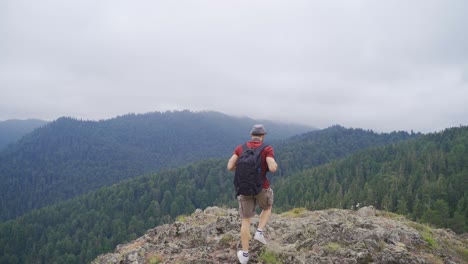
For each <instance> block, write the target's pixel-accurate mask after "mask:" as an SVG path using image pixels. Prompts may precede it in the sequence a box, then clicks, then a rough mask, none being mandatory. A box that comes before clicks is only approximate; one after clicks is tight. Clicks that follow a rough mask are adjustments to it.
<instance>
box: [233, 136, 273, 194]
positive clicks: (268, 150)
mask: <svg viewBox="0 0 468 264" xmlns="http://www.w3.org/2000/svg"><path fill="white" fill-rule="evenodd" d="M262 143H263V142H262V141H258V140H252V141H249V142H247V147H249V148H258V147H260V146H261V145H262ZM242 145H243V144H241V145H239V146H237V147H236V149H235V150H234V154H235V155H237V156H238V157H240V155H241V154H242ZM261 155H262V176H263V186H262V188H263V189H268V188H270V182H269V181H268V179H267V176H266V173H267V172H268V164H267V163H266V158H267V157H272V158H275V152H274V150H273V147H271V146H268V147H266V148H265V149H263V151H262V153H261Z"/></svg>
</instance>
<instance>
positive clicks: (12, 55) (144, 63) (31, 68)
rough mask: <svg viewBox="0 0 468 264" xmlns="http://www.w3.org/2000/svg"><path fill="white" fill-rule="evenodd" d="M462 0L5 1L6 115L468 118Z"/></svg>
mask: <svg viewBox="0 0 468 264" xmlns="http://www.w3.org/2000/svg"><path fill="white" fill-rule="evenodd" d="M467 13H468V2H466V1H464V0H448V1H441V0H430V1H423V0H416V1H411V2H408V1H402V0H397V1H356V0H351V1H305V0H299V1H293V2H290V1H278V0H273V1H266V0H260V1H255V2H252V1H245V0H241V1H235V2H231V1H209V0H206V1H195V2H193V1H176V2H173V1H146V0H144V1H138V2H126V1H99V2H96V1H90V0H81V1H77V0H71V1H59V0H50V1H45V2H44V1H40V2H38V1H25V0H5V1H2V2H1V3H0V32H2V41H1V43H0V58H1V60H0V120H7V119H13V118H18V119H26V118H39V119H44V120H49V121H52V120H55V119H57V118H58V117H61V116H71V117H76V118H83V119H92V120H99V119H107V118H112V117H115V116H117V115H124V114H127V113H145V112H152V111H166V110H183V109H190V110H193V111H198V110H214V111H220V112H223V113H226V114H229V115H236V116H249V117H251V118H254V119H270V120H278V121H288V122H296V123H301V124H306V125H312V126H316V127H318V128H326V127H328V126H331V125H334V124H341V125H344V126H346V127H354V128H365V129H375V130H377V131H382V132H391V131H394V130H405V131H410V130H414V131H420V132H433V131H438V130H441V129H444V128H447V127H451V126H459V125H460V124H463V125H466V124H467V123H468V82H467V81H468V52H467V49H466V47H467V46H468V38H466V37H465V35H466V26H465V25H467V24H468V21H467V17H466V14H467Z"/></svg>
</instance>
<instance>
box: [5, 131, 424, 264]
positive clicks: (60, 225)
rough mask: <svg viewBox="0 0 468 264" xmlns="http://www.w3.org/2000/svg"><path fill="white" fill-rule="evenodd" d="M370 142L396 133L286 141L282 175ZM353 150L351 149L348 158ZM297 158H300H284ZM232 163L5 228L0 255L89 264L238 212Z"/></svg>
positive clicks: (100, 195) (53, 209)
mask: <svg viewBox="0 0 468 264" xmlns="http://www.w3.org/2000/svg"><path fill="white" fill-rule="evenodd" d="M366 135H367V136H369V137H370V138H374V139H373V140H369V141H370V142H374V144H378V145H381V144H384V142H389V140H390V139H389V138H393V140H396V137H395V135H394V134H393V133H390V134H376V133H373V132H371V131H364V130H359V129H345V128H343V127H338V126H335V127H331V128H328V129H325V130H324V131H316V132H313V133H307V135H305V136H304V137H302V136H301V137H300V138H302V139H303V140H304V142H303V143H302V141H301V140H298V139H297V138H295V139H294V140H293V141H292V142H291V144H288V141H284V142H283V143H281V144H279V145H275V144H274V146H275V151H276V152H277V153H278V155H279V153H285V154H284V155H283V154H282V155H281V158H278V163H279V165H280V167H281V166H282V164H284V163H285V162H289V164H293V161H294V162H295V163H298V164H299V163H309V162H311V160H315V157H318V156H320V157H324V158H322V159H320V162H322V164H323V163H326V162H330V161H331V160H328V159H329V158H334V157H338V156H347V155H351V154H352V153H353V152H356V151H357V150H359V148H356V147H355V146H358V145H360V143H358V142H361V141H362V140H363V138H365V137H366ZM375 137H376V138H380V140H375ZM408 137H410V140H417V139H416V138H412V137H411V136H410V135H408V134H405V133H403V134H402V135H401V138H400V140H403V139H405V138H408ZM415 137H416V136H415ZM330 139H333V141H334V142H337V143H340V144H336V143H335V144H331V145H330V147H329V148H327V147H326V144H328V143H326V142H328V141H330ZM306 141H307V142H308V143H306ZM354 141H356V142H354ZM390 141H391V140H390ZM397 141H398V140H397ZM314 142H315V143H314ZM342 142H343V144H341V143H342ZM344 142H346V144H344ZM353 142H354V143H353ZM307 144H310V145H312V146H314V149H310V150H309V151H308V150H307V149H300V146H301V145H307ZM365 146H366V147H367V146H368V145H365ZM347 147H350V149H349V150H348V151H346V149H345V148H347ZM232 149H233V146H231V151H232ZM294 150H296V151H301V152H300V153H302V154H301V155H297V156H294V155H292V154H286V153H288V152H289V151H294ZM320 152H323V154H321V153H320ZM333 153H334V154H333ZM332 154H333V155H332ZM338 154H339V155H338ZM291 157H294V159H291ZM227 158H228V157H226V158H223V159H209V160H204V161H200V162H195V163H192V164H189V165H186V166H184V167H179V168H177V169H170V170H164V171H161V172H158V173H153V174H148V175H143V176H141V177H137V178H133V179H128V180H126V181H123V182H120V183H118V184H115V185H113V186H108V187H104V188H100V189H99V190H97V191H94V192H90V193H88V194H86V195H82V196H79V197H76V198H74V199H72V200H68V201H65V202H62V203H57V204H54V205H52V206H49V207H46V208H42V209H40V210H34V211H31V212H29V213H27V214H25V215H23V216H21V217H18V218H17V219H16V220H14V221H7V222H4V223H2V224H0V247H1V246H2V245H3V246H4V248H0V251H3V252H8V253H5V254H4V260H3V261H4V262H7V263H25V262H27V263H34V260H37V259H40V260H43V261H42V262H44V263H54V262H56V263H86V262H88V261H91V260H92V259H94V258H95V257H96V256H97V255H99V254H102V253H105V252H109V251H111V250H113V249H114V247H115V246H116V245H117V244H120V243H123V242H124V241H129V240H131V239H136V238H137V237H138V236H139V235H142V234H143V233H144V232H145V231H146V230H148V229H149V228H153V227H154V226H157V225H160V224H164V223H170V222H171V221H173V219H175V218H176V217H177V216H178V215H183V214H189V213H192V212H193V211H194V210H195V209H196V208H206V207H208V206H212V205H225V206H227V207H236V206H237V201H236V199H235V197H234V193H233V189H232V178H233V175H232V172H228V171H227V170H226V162H227ZM314 162H316V161H314ZM317 165H320V164H319V163H317ZM298 167H299V166H291V168H290V169H288V170H287V171H288V173H285V174H283V175H281V177H280V178H281V179H286V180H287V178H288V177H294V175H295V173H299V172H300V171H296V172H293V169H292V168H298ZM274 186H275V185H274ZM274 188H276V187H274ZM275 192H276V191H275ZM291 192H295V189H291ZM276 206H278V208H279V207H281V206H282V205H281V204H277V205H275V207H276ZM15 258H16V259H15ZM15 260H16V262H15ZM0 263H2V260H1V259H0Z"/></svg>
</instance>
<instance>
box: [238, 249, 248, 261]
mask: <svg viewBox="0 0 468 264" xmlns="http://www.w3.org/2000/svg"><path fill="white" fill-rule="evenodd" d="M237 258H238V259H239V262H240V263H241V264H247V262H249V256H248V255H247V257H246V256H244V252H242V250H239V251H237Z"/></svg>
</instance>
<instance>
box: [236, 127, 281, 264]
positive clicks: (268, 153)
mask: <svg viewBox="0 0 468 264" xmlns="http://www.w3.org/2000/svg"><path fill="white" fill-rule="evenodd" d="M266 134H267V133H266V132H265V128H264V126H263V125H261V124H257V125H254V126H253V128H252V131H251V132H250V135H251V138H252V139H251V141H249V142H247V143H246V145H247V147H248V148H258V147H260V146H261V145H262V144H263V140H264V139H265V135H266ZM241 153H242V144H241V145H239V146H237V147H236V149H235V150H234V154H233V155H232V157H231V158H230V159H229V161H228V164H227V169H228V170H230V171H235V170H236V164H237V161H238V159H239V156H240V155H241ZM261 168H262V169H261V175H262V177H263V186H262V191H261V192H260V193H259V194H257V195H255V196H249V195H239V196H238V197H237V200H238V201H239V214H240V217H241V219H242V224H241V231H240V234H241V244H242V250H239V252H237V257H238V258H239V262H240V263H242V264H245V263H247V262H248V261H249V239H250V220H251V218H252V217H253V216H254V215H255V208H256V206H257V203H258V205H259V207H260V208H261V209H262V213H261V214H260V217H259V221H258V227H257V231H256V232H255V236H254V239H255V240H257V241H259V242H261V243H263V244H266V243H267V242H266V240H265V238H264V236H263V229H264V227H265V225H266V224H267V222H268V220H269V219H270V216H271V208H272V206H273V190H272V189H271V188H270V182H269V181H268V179H267V177H266V173H267V172H268V171H270V172H272V173H275V172H276V170H277V169H278V164H277V163H276V161H275V154H274V151H273V148H272V147H271V146H268V147H266V148H265V149H263V150H262V152H261Z"/></svg>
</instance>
